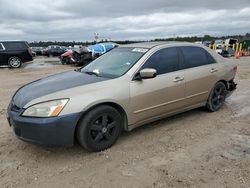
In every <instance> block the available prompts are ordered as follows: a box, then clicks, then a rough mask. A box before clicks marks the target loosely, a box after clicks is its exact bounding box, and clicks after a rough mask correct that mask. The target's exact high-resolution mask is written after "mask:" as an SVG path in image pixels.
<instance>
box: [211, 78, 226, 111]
mask: <svg viewBox="0 0 250 188" xmlns="http://www.w3.org/2000/svg"><path fill="white" fill-rule="evenodd" d="M226 95H227V89H226V86H225V84H224V83H222V82H218V83H216V84H215V86H214V88H213V90H212V92H211V93H210V95H209V98H208V101H207V104H206V108H207V110H209V111H210V112H216V111H218V110H219V109H220V108H221V107H222V106H223V105H224V103H225V100H226Z"/></svg>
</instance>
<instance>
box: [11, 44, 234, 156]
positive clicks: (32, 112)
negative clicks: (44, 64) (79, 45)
mask: <svg viewBox="0 0 250 188" xmlns="http://www.w3.org/2000/svg"><path fill="white" fill-rule="evenodd" d="M236 72H237V66H236V65H235V64H234V63H233V62H231V60H230V59H225V58H223V57H221V56H220V55H218V54H216V53H215V52H213V51H211V50H210V49H208V48H207V47H205V46H202V45H197V44H193V43H183V42H157V43H150V42H149V43H138V44H131V45H125V46H121V47H118V48H116V49H114V50H112V51H110V52H108V53H106V54H104V55H103V56H101V57H99V58H97V59H96V60H94V61H93V62H92V63H90V64H88V65H86V66H84V67H82V68H80V69H78V70H75V71H69V72H64V73H60V74H56V75H53V76H49V77H46V78H43V79H40V80H37V81H34V82H32V83H29V84H27V85H25V86H23V87H21V88H20V89H18V90H17V92H16V93H15V94H14V96H13V98H12V100H11V102H10V105H9V107H8V112H7V119H8V121H9V124H10V126H11V127H12V128H13V130H14V132H15V134H16V136H17V137H18V138H20V139H21V140H24V141H28V142H32V143H35V144H41V145H46V146H51V145H53V146H58V145H60V146H62V145H63V146H72V145H73V144H74V141H75V140H77V141H78V142H79V143H80V144H81V145H82V146H83V147H84V148H86V149H87V150H90V151H101V150H104V149H107V148H109V147H111V146H112V145H113V144H114V143H115V142H116V140H117V139H118V137H119V135H120V134H121V132H122V131H124V130H125V131H130V130H132V129H134V128H136V127H138V126H141V125H143V124H146V123H149V122H152V121H156V120H158V119H161V118H164V117H168V116H171V115H174V114H177V113H180V112H184V111H187V110H190V109H194V108H197V107H202V106H204V107H206V108H207V109H208V110H209V111H212V112H215V111H217V110H219V109H220V108H221V107H222V106H223V104H224V102H225V99H226V97H228V96H229V95H230V94H231V93H232V92H233V91H234V90H235V89H236V84H235V83H234V78H235V74H236Z"/></svg>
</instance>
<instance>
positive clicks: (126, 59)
mask: <svg viewBox="0 0 250 188" xmlns="http://www.w3.org/2000/svg"><path fill="white" fill-rule="evenodd" d="M147 51H148V49H146V48H129V47H122V48H116V49H113V50H112V51H110V52H108V53H106V54H104V55H102V56H101V57H99V58H97V59H96V60H94V61H93V62H91V63H90V64H88V65H87V66H85V67H83V68H82V69H81V72H84V73H87V74H92V75H96V76H101V77H110V78H117V77H120V76H122V75H123V74H125V73H126V72H127V71H128V70H129V69H130V68H131V67H132V66H133V65H134V64H135V63H136V62H137V61H138V60H139V59H140V58H141V57H142V56H143V55H144V54H145V53H146V52H147Z"/></svg>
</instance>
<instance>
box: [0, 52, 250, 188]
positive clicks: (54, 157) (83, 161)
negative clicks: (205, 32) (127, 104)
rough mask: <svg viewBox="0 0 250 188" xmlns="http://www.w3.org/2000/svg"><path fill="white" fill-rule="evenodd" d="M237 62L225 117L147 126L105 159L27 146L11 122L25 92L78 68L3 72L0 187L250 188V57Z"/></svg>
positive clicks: (182, 118)
mask: <svg viewBox="0 0 250 188" xmlns="http://www.w3.org/2000/svg"><path fill="white" fill-rule="evenodd" d="M36 61H37V60H36ZM44 61H47V60H46V59H44ZM235 62H237V64H238V75H237V79H236V82H237V83H238V84H239V85H238V89H237V91H236V92H234V94H233V95H232V96H231V97H230V98H228V99H227V101H226V105H225V106H224V107H223V108H222V109H221V110H220V111H219V112H216V113H208V112H206V111H204V110H203V109H196V110H192V111H190V112H186V113H183V114H180V115H177V116H174V117H171V118H167V119H164V120H161V121H157V122H155V123H152V124H149V125H145V126H143V127H140V128H138V129H136V130H134V131H132V132H129V133H124V134H123V135H122V136H121V138H120V139H119V140H118V142H117V144H115V145H114V146H113V147H112V148H111V149H108V150H107V151H104V152H100V153H89V152H87V151H85V150H84V149H82V148H81V147H80V146H78V145H77V144H76V145H75V146H74V147H72V148H43V147H39V146H34V145H31V144H28V143H25V142H22V141H20V140H18V139H17V138H16V137H15V136H14V133H13V131H12V130H11V128H10V127H9V126H8V123H7V120H6V118H5V113H6V108H7V105H8V103H9V101H10V99H11V97H12V95H13V94H14V92H15V91H16V90H17V89H18V88H19V87H20V86H22V85H23V84H26V83H28V82H30V81H33V80H35V79H38V78H41V77H44V76H47V75H51V74H55V73H58V72H63V71H67V70H73V69H75V67H73V66H63V65H58V64H57V63H53V62H52V63H51V65H50V66H46V64H44V63H40V62H39V64H40V65H39V66H32V65H34V64H28V65H27V66H26V67H25V68H23V69H18V70H9V69H7V68H0V85H1V87H0V122H1V124H0V125H1V126H0V187H109V188H112V187H114V188H117V187H250V178H249V174H250V126H249V125H250V84H249V83H250V57H244V58H241V59H240V60H235ZM36 63H38V62H36ZM35 65H36V64H35ZM38 67H39V68H38Z"/></svg>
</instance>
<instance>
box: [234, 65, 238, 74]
mask: <svg viewBox="0 0 250 188" xmlns="http://www.w3.org/2000/svg"><path fill="white" fill-rule="evenodd" d="M237 70H238V67H237V66H235V67H234V68H233V72H234V73H235V74H236V73H237Z"/></svg>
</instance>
